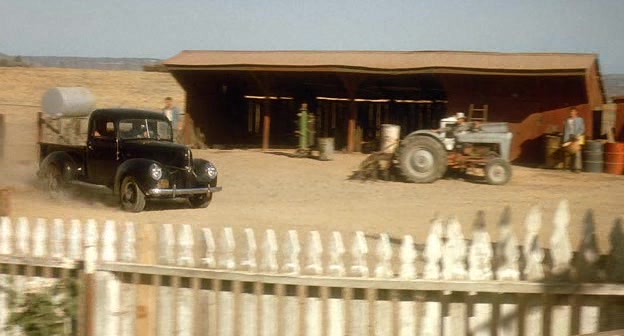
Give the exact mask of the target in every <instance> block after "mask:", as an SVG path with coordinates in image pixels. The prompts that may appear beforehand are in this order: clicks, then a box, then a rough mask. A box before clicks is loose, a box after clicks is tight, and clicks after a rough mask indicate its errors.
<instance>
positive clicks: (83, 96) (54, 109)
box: [41, 87, 95, 118]
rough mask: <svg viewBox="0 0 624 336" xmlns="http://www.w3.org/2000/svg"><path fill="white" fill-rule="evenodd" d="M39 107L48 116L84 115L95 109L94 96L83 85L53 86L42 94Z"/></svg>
mask: <svg viewBox="0 0 624 336" xmlns="http://www.w3.org/2000/svg"><path fill="white" fill-rule="evenodd" d="M41 107H42V109H43V112H45V113H47V114H48V115H49V116H50V117H55V118H58V117H79V116H86V115H89V113H91V111H93V110H94V109H95V97H94V96H93V94H92V93H91V91H89V89H87V88H84V87H53V88H50V89H48V90H47V91H46V92H45V94H44V95H43V99H42V100H41Z"/></svg>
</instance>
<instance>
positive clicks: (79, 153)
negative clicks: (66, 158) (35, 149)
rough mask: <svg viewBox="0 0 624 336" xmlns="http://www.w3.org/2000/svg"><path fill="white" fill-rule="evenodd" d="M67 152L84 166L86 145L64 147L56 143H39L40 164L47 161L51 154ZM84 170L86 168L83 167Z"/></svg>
mask: <svg viewBox="0 0 624 336" xmlns="http://www.w3.org/2000/svg"><path fill="white" fill-rule="evenodd" d="M53 152H65V153H67V154H69V155H70V156H71V157H73V158H74V159H75V161H76V162H77V163H79V164H80V165H83V164H84V162H85V161H84V158H85V154H86V152H87V146H86V145H82V146H80V145H64V144H56V143H46V142H40V143H39V162H41V161H42V160H43V159H45V158H46V157H47V156H48V155H49V154H50V153H53ZM83 168H84V167H83Z"/></svg>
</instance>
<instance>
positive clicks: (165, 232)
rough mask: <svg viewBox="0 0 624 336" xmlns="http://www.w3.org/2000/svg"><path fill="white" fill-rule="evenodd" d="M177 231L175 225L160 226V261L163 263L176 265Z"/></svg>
mask: <svg viewBox="0 0 624 336" xmlns="http://www.w3.org/2000/svg"><path fill="white" fill-rule="evenodd" d="M175 243H176V240H175V232H174V231H173V225H171V224H163V225H161V226H160V239H159V244H160V248H159V251H160V253H159V258H158V260H159V262H160V263H161V264H162V265H174V264H175V260H176V259H175Z"/></svg>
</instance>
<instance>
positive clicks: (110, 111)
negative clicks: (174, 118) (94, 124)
mask: <svg viewBox="0 0 624 336" xmlns="http://www.w3.org/2000/svg"><path fill="white" fill-rule="evenodd" d="M100 117H107V118H111V119H113V120H116V121H118V120H121V119H158V120H168V119H167V117H166V116H165V115H164V114H162V113H160V112H156V111H147V110H139V109H130V108H105V109H97V110H94V111H93V112H91V118H100Z"/></svg>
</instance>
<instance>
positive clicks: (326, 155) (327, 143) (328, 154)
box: [318, 138, 334, 161]
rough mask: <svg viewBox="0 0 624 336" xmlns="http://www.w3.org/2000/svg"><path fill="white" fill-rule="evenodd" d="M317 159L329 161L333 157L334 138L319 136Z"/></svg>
mask: <svg viewBox="0 0 624 336" xmlns="http://www.w3.org/2000/svg"><path fill="white" fill-rule="evenodd" d="M318 147H319V160H321V161H330V160H333V159H334V138H319V139H318Z"/></svg>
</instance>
